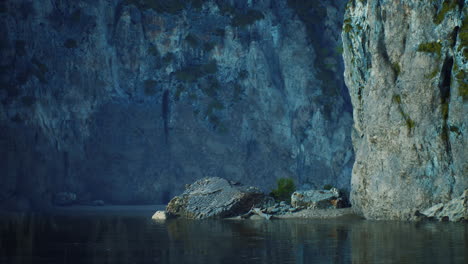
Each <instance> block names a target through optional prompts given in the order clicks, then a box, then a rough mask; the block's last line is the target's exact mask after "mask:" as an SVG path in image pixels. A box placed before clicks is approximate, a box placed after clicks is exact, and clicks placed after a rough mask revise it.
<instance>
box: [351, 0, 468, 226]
mask: <svg viewBox="0 0 468 264" xmlns="http://www.w3.org/2000/svg"><path fill="white" fill-rule="evenodd" d="M467 8H468V7H467V3H466V1H452V0H440V1H437V0H436V1H412V0H407V1H385V0H370V1H350V2H349V3H348V5H347V8H346V15H345V20H344V26H343V33H342V36H343V45H344V59H345V65H346V69H345V81H346V84H347V86H348V87H349V91H350V95H351V100H352V104H353V116H354V129H353V144H354V148H355V152H356V162H355V164H354V167H353V174H352V185H351V186H352V187H351V188H352V192H351V200H352V203H353V206H354V207H356V208H357V209H358V210H360V211H361V212H362V213H363V214H364V215H365V216H366V217H368V218H376V219H382V218H385V219H388V218H396V219H409V218H412V215H413V214H414V212H415V211H416V210H419V209H423V208H426V207H429V206H431V205H433V204H435V203H439V202H445V201H447V200H449V199H452V198H455V197H457V196H459V195H461V193H462V192H463V190H464V189H466V188H468V163H467V159H466V157H467V144H466V135H467V132H468V128H467V119H468V118H467V117H468V115H467V107H468V106H467V100H468V87H467V78H468V75H467V70H468V55H467V54H468V47H467V43H468V20H467V19H468V14H467V13H468V10H467Z"/></svg>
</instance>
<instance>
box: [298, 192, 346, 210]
mask: <svg viewBox="0 0 468 264" xmlns="http://www.w3.org/2000/svg"><path fill="white" fill-rule="evenodd" d="M340 196H341V195H340V192H339V191H338V189H336V188H331V189H330V190H308V191H295V192H294V193H293V194H292V195H291V205H292V206H294V207H297V208H308V209H329V208H341V207H342V206H343V199H342V198H341V197H340Z"/></svg>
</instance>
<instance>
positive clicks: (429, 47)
mask: <svg viewBox="0 0 468 264" xmlns="http://www.w3.org/2000/svg"><path fill="white" fill-rule="evenodd" d="M418 51H419V52H427V53H436V54H437V55H438V56H440V54H441V51H442V44H440V43H438V42H429V43H421V44H419V46H418Z"/></svg>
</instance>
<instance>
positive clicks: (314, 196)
mask: <svg viewBox="0 0 468 264" xmlns="http://www.w3.org/2000/svg"><path fill="white" fill-rule="evenodd" d="M290 199H291V200H290V202H289V201H288V202H286V201H279V200H276V201H275V199H274V198H273V197H272V196H269V195H267V194H265V193H263V192H261V191H260V189H259V188H256V187H252V186H244V185H242V184H240V183H238V182H232V181H228V180H226V179H223V178H219V177H211V178H203V179H201V180H198V181H196V182H195V183H193V184H190V185H187V186H186V190H185V191H184V192H183V193H182V194H181V195H179V196H176V197H174V198H173V199H172V200H171V201H170V202H169V204H168V205H167V207H166V211H165V212H162V211H158V212H156V213H155V214H154V215H153V219H156V220H161V219H166V218H177V217H183V218H189V219H205V218H231V219H232V218H234V219H253V218H265V219H271V218H306V217H314V218H323V217H338V216H344V215H351V214H353V211H352V210H351V208H344V207H346V205H347V204H346V202H345V200H346V198H345V197H344V196H343V195H342V194H341V193H340V191H339V190H338V189H336V188H331V189H330V190H308V191H295V192H293V193H292V195H291V194H290ZM338 208H340V210H336V209H338Z"/></svg>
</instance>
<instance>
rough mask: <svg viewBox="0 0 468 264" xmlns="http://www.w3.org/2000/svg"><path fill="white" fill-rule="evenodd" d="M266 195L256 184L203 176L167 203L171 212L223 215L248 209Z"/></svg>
mask: <svg viewBox="0 0 468 264" xmlns="http://www.w3.org/2000/svg"><path fill="white" fill-rule="evenodd" d="M265 198H266V197H265V195H264V194H263V193H262V192H261V191H260V190H259V189H257V188H255V187H247V186H243V185H241V184H234V183H231V182H229V181H227V180H225V179H222V178H218V177H212V178H204V179H201V180H198V181H196V182H195V183H193V184H191V185H188V186H187V189H186V190H185V192H184V193H182V194H181V195H180V196H176V197H174V198H173V199H172V200H171V201H170V202H169V204H168V205H167V208H166V212H167V214H168V215H169V216H173V217H185V218H191V219H203V218H223V217H232V216H237V215H241V214H245V213H247V212H248V211H249V210H250V209H251V208H252V207H254V206H255V205H258V204H262V203H263V202H264V200H265Z"/></svg>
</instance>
